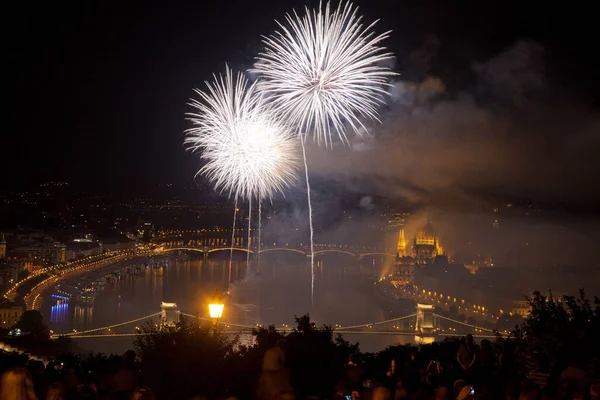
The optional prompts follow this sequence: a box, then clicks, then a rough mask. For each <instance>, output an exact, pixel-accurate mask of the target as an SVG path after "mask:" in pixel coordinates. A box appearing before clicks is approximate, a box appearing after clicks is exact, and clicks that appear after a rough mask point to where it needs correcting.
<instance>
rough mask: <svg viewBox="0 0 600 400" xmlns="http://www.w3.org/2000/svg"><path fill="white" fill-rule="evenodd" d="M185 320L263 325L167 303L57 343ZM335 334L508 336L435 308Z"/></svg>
mask: <svg viewBox="0 0 600 400" xmlns="http://www.w3.org/2000/svg"><path fill="white" fill-rule="evenodd" d="M182 318H189V319H192V320H197V321H198V322H199V323H201V324H206V325H209V324H210V326H214V327H215V329H216V330H218V332H220V333H223V334H231V335H243V334H251V333H252V332H253V330H255V329H257V328H260V327H263V325H259V324H254V325H243V324H238V323H233V322H227V321H223V320H212V319H210V318H205V317H201V316H198V315H193V314H189V313H185V312H183V311H180V310H179V309H178V308H177V305H176V304H175V303H163V305H162V306H161V311H159V312H156V313H154V314H150V315H146V316H143V317H140V318H136V319H132V320H129V321H124V322H120V323H117V324H113V325H108V326H103V327H100V328H94V329H88V330H84V331H76V330H74V331H73V332H69V333H54V334H53V335H52V338H53V339H57V338H65V337H66V338H71V339H89V338H115V337H127V336H130V337H135V336H138V335H147V334H148V333H146V332H144V329H142V328H141V327H143V326H144V325H145V326H148V324H150V326H152V325H154V326H155V327H158V328H160V327H164V326H169V325H171V326H172V325H175V324H177V323H178V322H179V321H180V320H181V319H182ZM275 329H276V330H277V331H278V332H280V333H282V334H288V333H291V332H293V328H290V327H289V326H288V325H287V324H284V325H281V326H276V327H275ZM332 329H333V331H334V333H339V334H342V335H392V336H414V337H415V341H416V342H418V343H431V342H433V341H434V340H435V339H436V338H444V337H456V336H463V335H466V334H472V335H473V337H476V338H495V337H497V335H501V336H506V334H504V333H499V332H497V331H495V330H493V329H489V328H484V327H479V326H476V325H471V324H468V323H466V322H462V321H458V320H455V319H452V318H448V317H445V316H443V315H440V314H437V313H436V312H435V308H434V306H433V305H431V304H420V303H419V304H417V308H416V310H415V313H413V314H409V315H404V316H400V317H396V318H392V319H388V320H384V321H377V322H367V323H363V324H358V325H349V326H341V325H335V326H332Z"/></svg>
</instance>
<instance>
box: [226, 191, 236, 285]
mask: <svg viewBox="0 0 600 400" xmlns="http://www.w3.org/2000/svg"><path fill="white" fill-rule="evenodd" d="M237 205H238V199H237V197H236V198H235V205H234V206H233V207H234V208H233V226H232V227H231V247H230V248H229V280H228V282H229V283H231V264H232V263H233V241H234V240H235V220H236V219H237V209H238V206H237Z"/></svg>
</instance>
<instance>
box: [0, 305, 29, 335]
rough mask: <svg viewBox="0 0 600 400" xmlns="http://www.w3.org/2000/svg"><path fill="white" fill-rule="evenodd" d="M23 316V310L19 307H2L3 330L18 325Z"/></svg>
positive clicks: (0, 320)
mask: <svg viewBox="0 0 600 400" xmlns="http://www.w3.org/2000/svg"><path fill="white" fill-rule="evenodd" d="M22 314H23V309H22V308H21V307H19V306H6V305H4V306H0V326H1V327H2V328H3V329H9V328H12V327H13V326H15V325H16V324H17V322H18V321H19V318H21V315H22Z"/></svg>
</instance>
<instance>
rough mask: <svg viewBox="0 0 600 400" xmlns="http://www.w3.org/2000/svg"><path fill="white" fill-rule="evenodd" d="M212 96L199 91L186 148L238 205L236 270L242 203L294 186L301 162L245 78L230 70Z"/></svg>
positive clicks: (190, 116) (202, 171) (212, 87)
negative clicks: (195, 152)
mask: <svg viewBox="0 0 600 400" xmlns="http://www.w3.org/2000/svg"><path fill="white" fill-rule="evenodd" d="M206 87H207V90H206V91H200V90H195V92H196V93H197V94H198V95H199V97H200V99H199V100H195V99H192V100H191V103H190V105H191V106H192V107H193V108H194V109H195V111H194V112H193V113H189V114H188V119H189V120H190V121H191V122H192V125H193V126H192V128H190V129H188V130H187V131H186V140H185V143H186V144H187V145H188V148H189V149H191V150H192V151H200V152H201V156H200V158H201V159H202V160H203V161H204V166H203V167H202V168H201V169H200V170H199V171H198V174H203V175H205V176H206V177H207V178H208V180H209V182H211V184H212V185H213V187H214V189H215V190H216V191H217V192H220V193H223V192H227V193H228V194H229V197H231V196H233V197H234V199H235V210H236V211H234V221H233V231H232V240H231V250H230V262H229V279H230V281H231V264H232V255H233V240H234V236H235V218H236V217H237V203H238V199H246V200H248V201H251V199H252V198H253V197H254V198H256V199H257V200H258V202H259V203H260V202H261V201H262V200H264V199H271V198H272V196H273V195H274V194H276V193H278V192H280V193H283V190H284V189H285V188H286V187H288V186H290V185H291V184H292V183H293V182H294V181H295V178H296V172H297V167H298V158H297V156H296V142H295V140H294V136H293V135H291V134H289V130H288V128H287V127H286V126H284V125H283V124H282V123H281V122H280V120H279V118H277V117H276V116H275V114H274V113H272V112H270V111H269V108H268V107H267V106H266V104H265V102H264V101H263V98H262V95H261V93H260V92H259V91H258V90H257V88H256V85H255V84H249V82H248V80H247V79H246V77H245V76H244V75H243V74H242V73H238V74H237V75H236V77H235V79H234V76H233V73H232V71H231V69H230V68H229V67H226V70H225V76H223V75H218V76H217V75H215V76H214V82H212V83H210V82H206Z"/></svg>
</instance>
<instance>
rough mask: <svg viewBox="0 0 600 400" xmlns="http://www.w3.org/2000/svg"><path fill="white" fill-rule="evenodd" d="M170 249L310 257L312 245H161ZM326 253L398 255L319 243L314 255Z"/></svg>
mask: <svg viewBox="0 0 600 400" xmlns="http://www.w3.org/2000/svg"><path fill="white" fill-rule="evenodd" d="M170 251H196V252H199V253H202V254H203V255H204V257H208V255H209V254H210V253H215V252H219V251H241V252H245V253H250V254H253V255H258V254H266V253H273V252H290V253H297V254H301V255H303V256H305V257H310V247H308V246H306V247H300V248H297V247H290V246H276V245H275V246H269V247H263V248H261V249H260V250H258V249H257V248H256V247H253V246H250V248H248V246H241V245H234V246H225V245H223V244H220V243H219V244H215V245H198V244H195V243H182V242H175V243H164V244H162V246H160V247H159V252H170ZM325 254H345V255H347V256H350V257H353V258H358V259H359V260H360V259H363V258H364V257H368V256H382V257H396V254H395V253H389V252H386V251H378V250H377V249H364V248H360V247H342V246H339V245H318V246H316V248H315V252H314V255H315V256H321V255H325Z"/></svg>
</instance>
